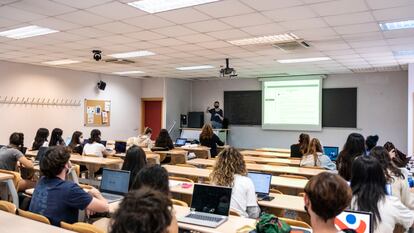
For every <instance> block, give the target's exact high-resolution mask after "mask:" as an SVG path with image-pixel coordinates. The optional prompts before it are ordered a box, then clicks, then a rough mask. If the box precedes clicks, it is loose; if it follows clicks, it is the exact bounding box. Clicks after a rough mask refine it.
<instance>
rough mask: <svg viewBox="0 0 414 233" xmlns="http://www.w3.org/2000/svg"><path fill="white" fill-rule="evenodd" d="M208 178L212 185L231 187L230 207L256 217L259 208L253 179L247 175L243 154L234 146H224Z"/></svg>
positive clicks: (242, 213)
mask: <svg viewBox="0 0 414 233" xmlns="http://www.w3.org/2000/svg"><path fill="white" fill-rule="evenodd" d="M210 180H211V182H212V184H214V185H220V186H226V187H232V188H233V190H232V194H231V202H230V208H231V209H233V210H235V211H237V212H239V213H240V215H242V216H244V217H249V218H258V217H259V214H260V208H259V205H258V204H257V198H256V192H255V188H254V184H253V181H252V180H251V179H250V178H249V177H247V169H246V164H245V162H244V159H243V155H242V154H240V152H239V151H238V150H236V149H235V148H234V147H228V148H225V149H224V150H223V151H222V152H220V154H219V155H218V156H217V157H216V162H215V163H214V168H213V171H212V172H211V174H210Z"/></svg>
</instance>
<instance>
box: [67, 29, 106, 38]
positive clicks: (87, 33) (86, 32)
mask: <svg viewBox="0 0 414 233" xmlns="http://www.w3.org/2000/svg"><path fill="white" fill-rule="evenodd" d="M67 33H69V34H75V35H78V36H81V37H84V38H100V37H103V36H109V35H111V33H110V32H106V31H103V30H100V29H97V28H93V27H83V28H77V29H73V30H69V31H67Z"/></svg>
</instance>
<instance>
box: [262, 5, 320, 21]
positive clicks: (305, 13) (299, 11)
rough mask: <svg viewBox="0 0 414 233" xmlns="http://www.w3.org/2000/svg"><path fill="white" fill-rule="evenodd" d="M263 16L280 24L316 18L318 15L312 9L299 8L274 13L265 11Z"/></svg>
mask: <svg viewBox="0 0 414 233" xmlns="http://www.w3.org/2000/svg"><path fill="white" fill-rule="evenodd" d="M263 14H264V15H266V16H267V17H269V18H271V19H273V20H275V21H278V22H280V21H288V20H298V19H307V18H314V17H317V16H318V15H317V14H315V12H313V11H312V9H310V8H309V7H307V6H298V7H292V8H286V9H276V10H273V11H264V12H263Z"/></svg>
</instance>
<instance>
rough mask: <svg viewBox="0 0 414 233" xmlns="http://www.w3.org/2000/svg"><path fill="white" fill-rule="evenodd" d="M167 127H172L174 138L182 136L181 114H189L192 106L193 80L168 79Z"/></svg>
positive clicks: (166, 86)
mask: <svg viewBox="0 0 414 233" xmlns="http://www.w3.org/2000/svg"><path fill="white" fill-rule="evenodd" d="M165 88H166V110H167V111H166V113H167V116H166V128H167V129H170V127H172V125H173V124H174V122H176V123H175V126H174V128H173V130H172V131H171V137H172V138H173V140H175V139H176V138H178V137H179V136H180V130H179V128H180V114H187V113H188V112H189V110H190V108H191V81H187V80H180V79H174V78H168V79H166V85H165Z"/></svg>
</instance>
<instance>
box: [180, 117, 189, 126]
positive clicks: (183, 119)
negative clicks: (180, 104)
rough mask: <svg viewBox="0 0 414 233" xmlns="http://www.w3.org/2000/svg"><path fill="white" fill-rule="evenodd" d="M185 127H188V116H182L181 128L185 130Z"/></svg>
mask: <svg viewBox="0 0 414 233" xmlns="http://www.w3.org/2000/svg"><path fill="white" fill-rule="evenodd" d="M183 126H187V115H186V114H181V115H180V127H181V128H183Z"/></svg>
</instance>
